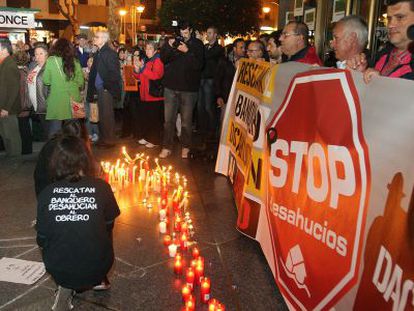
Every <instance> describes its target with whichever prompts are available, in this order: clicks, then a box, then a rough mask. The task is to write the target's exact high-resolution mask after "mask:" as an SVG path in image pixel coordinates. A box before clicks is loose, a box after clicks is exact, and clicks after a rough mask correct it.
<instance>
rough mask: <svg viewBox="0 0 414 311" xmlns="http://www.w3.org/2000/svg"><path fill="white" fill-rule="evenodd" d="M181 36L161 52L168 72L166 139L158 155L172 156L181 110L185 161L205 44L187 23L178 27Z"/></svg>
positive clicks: (182, 154) (170, 40) (170, 41)
mask: <svg viewBox="0 0 414 311" xmlns="http://www.w3.org/2000/svg"><path fill="white" fill-rule="evenodd" d="M179 29H180V36H177V37H176V38H170V39H168V43H167V44H164V46H163V47H162V49H161V60H162V62H163V63H164V66H165V71H164V78H163V85H164V119H165V120H164V138H163V148H162V150H161V153H160V155H159V157H160V158H166V157H168V156H169V155H170V154H171V151H172V148H173V142H174V135H175V123H176V119H177V113H178V110H179V111H180V114H181V128H182V129H181V143H182V152H181V157H182V158H183V159H186V158H187V157H188V153H189V151H190V146H191V134H192V118H193V109H194V106H195V104H196V102H197V96H198V90H199V88H200V79H201V70H202V68H203V59H204V45H203V43H202V42H201V41H200V40H199V39H197V38H195V36H194V35H193V29H192V27H191V25H190V24H189V23H188V22H182V23H180V25H179Z"/></svg>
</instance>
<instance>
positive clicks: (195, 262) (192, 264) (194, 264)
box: [191, 259, 197, 270]
mask: <svg viewBox="0 0 414 311" xmlns="http://www.w3.org/2000/svg"><path fill="white" fill-rule="evenodd" d="M196 267H197V260H196V259H193V260H191V268H193V269H194V270H195V268H196Z"/></svg>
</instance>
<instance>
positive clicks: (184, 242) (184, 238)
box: [180, 233, 188, 251]
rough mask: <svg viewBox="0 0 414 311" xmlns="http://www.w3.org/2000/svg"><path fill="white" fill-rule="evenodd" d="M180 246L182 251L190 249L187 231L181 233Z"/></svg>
mask: <svg viewBox="0 0 414 311" xmlns="http://www.w3.org/2000/svg"><path fill="white" fill-rule="evenodd" d="M180 247H181V250H182V251H186V250H187V249H188V239H187V235H186V234H185V233H183V234H182V235H181V241H180Z"/></svg>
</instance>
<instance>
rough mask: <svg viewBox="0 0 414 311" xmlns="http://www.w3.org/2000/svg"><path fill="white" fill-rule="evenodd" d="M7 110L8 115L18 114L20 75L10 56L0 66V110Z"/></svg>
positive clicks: (19, 108)
mask: <svg viewBox="0 0 414 311" xmlns="http://www.w3.org/2000/svg"><path fill="white" fill-rule="evenodd" d="M1 109H2V110H7V111H8V112H9V114H10V115H16V114H19V113H20V111H21V104H20V73H19V69H18V68H17V64H16V63H15V61H14V60H13V58H12V57H11V56H8V57H6V58H5V59H4V60H3V62H2V63H1V64H0V110H1Z"/></svg>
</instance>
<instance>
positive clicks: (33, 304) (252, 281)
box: [0, 142, 287, 311]
mask: <svg viewBox="0 0 414 311" xmlns="http://www.w3.org/2000/svg"><path fill="white" fill-rule="evenodd" d="M40 148H41V144H39V143H38V144H36V146H35V150H37V151H38V150H39V149H40ZM120 149H121V148H120V146H119V147H117V148H114V149H111V150H99V149H97V150H94V151H95V154H96V156H97V158H98V159H99V160H109V159H115V158H116V157H117V156H118V154H119V151H120ZM128 149H129V150H134V151H135V150H136V152H143V151H144V150H145V149H143V148H142V147H138V145H136V144H133V143H132V142H130V144H129V145H128ZM157 152H158V150H151V152H148V154H150V155H151V153H152V154H154V155H156V153H157ZM37 153H38V152H35V153H34V154H33V155H28V156H24V157H21V158H18V159H7V158H5V156H4V155H1V154H0V258H1V257H14V258H20V259H26V260H34V261H41V260H42V259H41V255H40V252H39V249H38V247H37V244H36V240H35V231H34V228H33V220H34V219H35V218H36V199H35V194H34V189H33V178H32V176H33V170H34V166H35V163H36V157H37ZM179 155H180V154H179V152H175V153H174V155H173V156H172V157H171V158H170V159H168V160H164V163H167V164H172V165H173V166H174V168H175V170H176V171H178V172H180V173H183V174H185V175H186V176H187V178H188V187H189V192H190V195H191V199H190V210H191V213H192V219H193V221H194V227H195V231H196V234H195V238H196V240H197V241H198V243H199V247H200V249H201V254H202V255H203V256H204V257H205V260H206V265H205V266H206V268H205V269H206V275H208V276H209V277H210V278H211V284H212V296H213V297H214V298H217V299H219V300H220V301H221V302H223V303H224V304H225V306H226V310H254V311H257V310H287V308H286V306H285V304H284V302H283V299H282V297H281V295H280V293H279V291H278V289H277V287H276V285H275V282H274V280H273V276H272V273H271V271H270V268H269V267H268V265H267V262H266V259H265V258H264V256H263V254H262V251H261V249H260V245H259V244H258V243H257V242H255V241H253V240H251V239H249V238H246V237H245V236H243V235H241V234H240V233H239V232H238V231H237V230H236V229H235V223H236V218H237V214H236V209H235V206H234V204H233V198H232V195H231V191H230V187H229V185H228V183H227V180H226V178H224V177H222V176H218V175H216V174H214V172H213V171H214V163H211V162H206V161H202V160H181V159H180V158H179ZM119 204H120V208H121V216H120V217H119V218H118V219H117V222H116V224H115V229H114V247H115V256H116V261H115V264H114V267H113V269H112V271H111V274H110V276H109V277H110V280H111V283H112V288H111V289H110V290H109V291H107V292H99V293H97V292H93V291H88V292H85V293H82V294H78V295H76V297H75V299H74V305H75V309H76V310H177V311H178V310H180V309H181V307H182V302H181V285H182V281H180V280H179V279H176V278H175V277H174V273H173V268H172V264H173V263H172V260H170V258H169V257H168V254H167V250H166V248H165V247H164V246H163V244H162V237H161V236H160V234H159V233H158V227H157V225H158V213H157V211H156V209H154V211H152V212H149V211H148V210H147V209H146V208H144V207H143V206H142V204H141V203H140V202H134V201H133V200H130V199H125V198H124V199H123V198H120V199H119ZM55 289H56V285H55V283H54V282H53V280H52V279H51V278H50V276H49V275H47V274H46V275H45V276H44V277H42V279H41V280H40V281H38V282H37V283H36V284H34V285H33V286H28V285H20V284H14V283H7V282H0V310H50V306H51V305H52V303H53V298H54V296H53V294H54V290H55ZM196 293H197V292H196ZM197 310H207V307H206V306H205V305H204V306H201V307H200V305H199V306H197Z"/></svg>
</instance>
